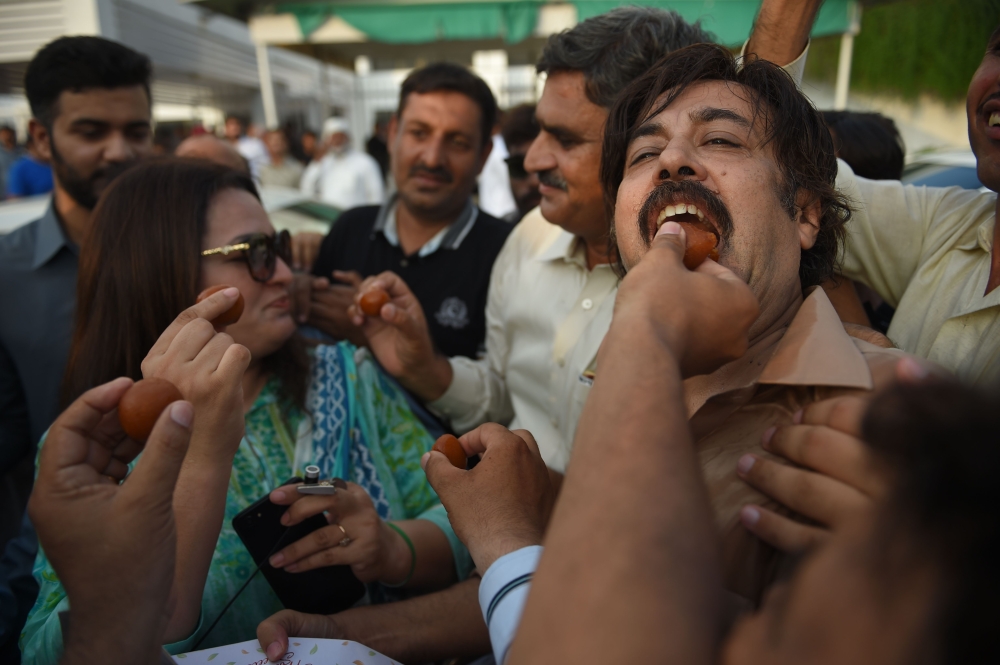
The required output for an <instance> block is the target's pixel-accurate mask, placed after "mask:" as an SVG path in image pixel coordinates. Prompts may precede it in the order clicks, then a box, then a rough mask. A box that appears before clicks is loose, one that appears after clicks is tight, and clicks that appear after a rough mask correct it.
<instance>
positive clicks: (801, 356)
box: [685, 287, 875, 416]
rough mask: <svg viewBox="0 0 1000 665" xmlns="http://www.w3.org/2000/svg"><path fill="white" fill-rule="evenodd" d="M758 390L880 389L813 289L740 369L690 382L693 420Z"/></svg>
mask: <svg viewBox="0 0 1000 665" xmlns="http://www.w3.org/2000/svg"><path fill="white" fill-rule="evenodd" d="M758 384H774V385H787V386H833V387H838V388H857V389H861V390H871V389H872V388H873V387H874V385H875V383H874V381H873V379H872V375H871V370H869V368H868V363H867V361H866V360H865V357H864V355H863V354H862V353H861V351H860V350H859V349H858V347H857V346H856V345H855V344H854V341H853V340H852V339H851V337H850V335H848V334H847V331H846V330H844V325H843V323H842V322H841V320H840V317H839V316H837V312H836V310H834V308H833V305H832V304H831V303H830V299H829V298H827V296H826V292H824V291H823V289H821V288H819V287H813V290H812V291H811V292H810V293H809V295H808V296H806V298H805V300H804V301H803V302H802V305H801V306H800V307H799V310H798V311H797V312H796V313H795V316H794V317H793V318H792V320H791V322H790V323H789V325H788V327H787V328H785V329H784V331H780V330H779V331H777V332H776V333H772V334H771V335H769V336H768V338H766V339H764V340H761V341H760V342H758V343H757V344H755V345H754V347H752V348H751V349H750V350H749V351H748V352H747V353H746V354H745V355H744V356H743V357H742V358H741V359H740V360H738V361H736V362H735V363H729V364H728V365H725V366H724V367H722V368H720V369H719V370H716V372H714V373H713V374H711V375H708V376H704V377H693V379H688V381H685V387H686V390H685V401H686V402H687V408H688V415H689V416H693V415H694V414H695V413H696V412H697V411H698V409H700V408H701V407H702V406H704V405H705V403H706V402H708V401H709V400H710V399H713V398H715V397H718V396H720V395H722V394H724V393H729V392H734V391H737V390H743V389H746V388H750V387H753V386H755V385H758Z"/></svg>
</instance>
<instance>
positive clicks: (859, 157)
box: [823, 111, 906, 180]
mask: <svg viewBox="0 0 1000 665" xmlns="http://www.w3.org/2000/svg"><path fill="white" fill-rule="evenodd" d="M823 119H824V120H826V125H827V127H829V128H830V132H831V133H832V134H833V145H834V148H835V149H836V151H837V157H840V158H841V159H842V160H844V161H845V162H847V164H848V165H849V166H850V167H851V170H852V171H854V172H855V173H856V174H857V175H859V176H861V177H862V178H868V179H869V180H899V179H900V178H902V177H903V161H904V157H905V156H906V149H905V148H904V147H903V138H902V137H901V136H900V135H899V130H898V129H897V128H896V123H895V122H893V121H892V118H887V117H886V116H884V115H882V114H881V113H860V112H858V111H823Z"/></svg>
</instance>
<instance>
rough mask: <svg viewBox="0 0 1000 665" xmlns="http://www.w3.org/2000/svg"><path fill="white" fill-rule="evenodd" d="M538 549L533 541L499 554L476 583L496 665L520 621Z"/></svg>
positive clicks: (504, 656) (540, 548) (536, 560)
mask: <svg viewBox="0 0 1000 665" xmlns="http://www.w3.org/2000/svg"><path fill="white" fill-rule="evenodd" d="M542 549H543V548H542V546H541V545H533V546H531V547H523V548H521V549H519V550H515V551H513V552H510V553H509V554H505V555H503V556H502V557H500V558H499V559H497V560H496V561H494V562H493V565H492V566H490V567H489V570H487V571H486V574H485V575H483V580H482V582H480V583H479V607H480V609H481V610H482V611H483V619H485V620H486V627H487V628H488V629H489V631H490V644H491V645H492V646H493V658H494V659H495V660H496V662H497V665H503V661H504V658H506V657H507V651H508V650H509V649H510V644H511V642H513V641H514V635H515V634H516V633H517V627H518V625H519V624H520V623H521V614H522V613H523V612H524V604H525V602H527V600H528V591H529V590H530V589H531V578H532V577H533V576H534V574H535V570H536V569H537V568H538V560H539V559H540V558H541V557H542Z"/></svg>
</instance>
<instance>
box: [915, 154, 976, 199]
mask: <svg viewBox="0 0 1000 665" xmlns="http://www.w3.org/2000/svg"><path fill="white" fill-rule="evenodd" d="M902 181H903V182H905V183H907V184H909V185H927V186H928V187H954V186H956V185H957V186H959V187H962V188H964V189H978V190H980V191H984V192H985V191H987V188H986V187H984V186H983V183H981V182H979V177H978V176H977V175H976V156H975V155H973V154H972V151H971V150H943V151H939V152H931V153H926V154H923V155H919V156H917V157H915V158H914V159H913V161H911V162H910V163H909V164H907V165H906V168H904V169H903V178H902Z"/></svg>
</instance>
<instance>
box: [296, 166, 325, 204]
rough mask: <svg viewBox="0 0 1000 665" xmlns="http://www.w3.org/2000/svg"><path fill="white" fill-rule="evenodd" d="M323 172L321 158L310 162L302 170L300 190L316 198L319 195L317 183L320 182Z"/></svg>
mask: <svg viewBox="0 0 1000 665" xmlns="http://www.w3.org/2000/svg"><path fill="white" fill-rule="evenodd" d="M322 174H323V167H322V166H321V165H320V162H319V160H313V161H312V162H309V166H307V167H306V170H305V171H303V172H302V180H301V181H300V182H299V190H300V191H301V192H302V193H303V194H306V195H307V196H312V197H314V198H316V197H318V196H319V192H318V191H317V190H316V185H317V184H319V179H320V176H321V175H322Z"/></svg>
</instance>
